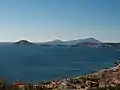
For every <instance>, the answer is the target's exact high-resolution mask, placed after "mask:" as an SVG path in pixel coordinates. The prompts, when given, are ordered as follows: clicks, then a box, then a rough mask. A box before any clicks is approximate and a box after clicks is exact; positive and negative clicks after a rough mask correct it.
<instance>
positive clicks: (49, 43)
mask: <svg viewBox="0 0 120 90" xmlns="http://www.w3.org/2000/svg"><path fill="white" fill-rule="evenodd" d="M83 42H87V43H98V44H100V43H102V42H101V41H99V40H96V39H94V38H86V39H77V40H69V41H61V40H59V39H55V40H53V41H49V42H44V43H42V45H77V44H79V43H83Z"/></svg>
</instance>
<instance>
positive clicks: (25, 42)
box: [14, 40, 35, 45]
mask: <svg viewBox="0 0 120 90" xmlns="http://www.w3.org/2000/svg"><path fill="white" fill-rule="evenodd" d="M14 44H17V45H35V44H34V43H32V42H29V41H27V40H20V41H18V42H15V43H14Z"/></svg>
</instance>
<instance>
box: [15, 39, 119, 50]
mask: <svg viewBox="0 0 120 90" xmlns="http://www.w3.org/2000/svg"><path fill="white" fill-rule="evenodd" d="M14 44H18V45H40V46H71V47H81V46H82V47H83V46H84V47H98V48H120V43H112V42H110V43H105V42H101V41H99V40H97V39H95V38H86V39H77V40H69V41H62V40H59V39H55V40H52V41H48V42H42V43H32V42H30V41H27V40H20V41H18V42H15V43H14Z"/></svg>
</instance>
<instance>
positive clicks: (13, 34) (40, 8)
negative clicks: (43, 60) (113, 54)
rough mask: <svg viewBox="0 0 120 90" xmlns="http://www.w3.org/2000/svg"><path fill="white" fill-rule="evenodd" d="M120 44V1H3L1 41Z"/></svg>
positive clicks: (0, 1) (0, 27)
mask: <svg viewBox="0 0 120 90" xmlns="http://www.w3.org/2000/svg"><path fill="white" fill-rule="evenodd" d="M87 37H93V38H96V39H99V40H101V41H104V42H105V41H114V42H120V1H119V0H0V41H1V42H9V41H16V40H19V39H27V40H30V41H34V42H43V41H49V40H52V39H56V38H57V39H61V40H70V39H78V38H87Z"/></svg>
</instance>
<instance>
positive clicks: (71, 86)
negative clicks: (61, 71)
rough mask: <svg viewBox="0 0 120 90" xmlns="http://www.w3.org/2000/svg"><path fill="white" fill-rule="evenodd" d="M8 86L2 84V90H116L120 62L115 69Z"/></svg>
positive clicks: (17, 82)
mask: <svg viewBox="0 0 120 90" xmlns="http://www.w3.org/2000/svg"><path fill="white" fill-rule="evenodd" d="M6 84H7V83H6V82H0V86H1V87H0V90H99V88H111V87H113V88H114V87H116V86H119V85H120V62H116V63H115V66H114V67H110V68H108V69H102V70H99V71H97V72H94V73H90V74H85V75H80V76H75V77H70V78H64V79H60V80H51V81H44V82H37V83H32V82H29V83H24V82H21V81H19V80H16V81H15V82H13V84H12V85H6ZM8 87H9V89H8ZM10 88H11V89H10ZM28 88H29V89H28ZM104 90H106V89H104ZM108 90H109V89H108ZM113 90H114V89H113ZM119 90H120V89H119Z"/></svg>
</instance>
